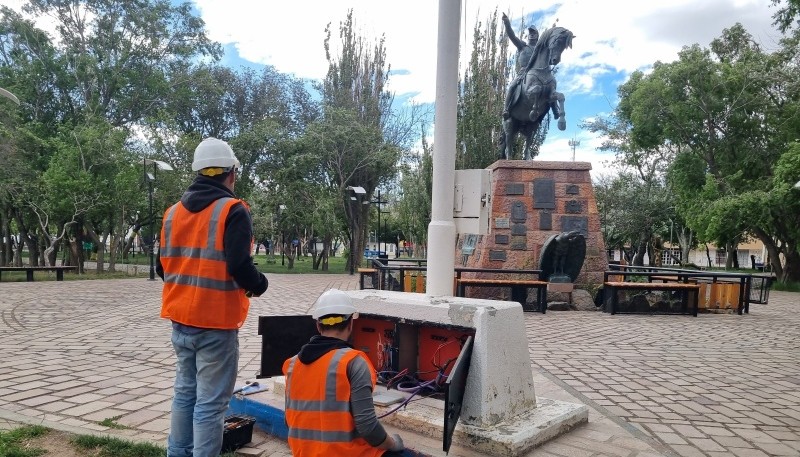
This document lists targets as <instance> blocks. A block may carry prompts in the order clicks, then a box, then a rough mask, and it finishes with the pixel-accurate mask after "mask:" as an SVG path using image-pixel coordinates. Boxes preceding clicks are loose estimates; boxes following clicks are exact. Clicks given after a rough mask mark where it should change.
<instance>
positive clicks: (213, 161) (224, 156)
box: [192, 137, 239, 171]
mask: <svg viewBox="0 0 800 457" xmlns="http://www.w3.org/2000/svg"><path fill="white" fill-rule="evenodd" d="M209 167H220V168H230V167H237V168H238V167H239V160H238V159H237V158H236V156H235V155H233V149H231V147H230V146H229V145H228V143H226V142H224V141H222V140H218V139H216V138H211V137H209V138H206V139H205V140H203V141H201V142H200V144H198V145H197V148H195V150H194V161H193V162H192V171H200V170H202V169H203V168H209Z"/></svg>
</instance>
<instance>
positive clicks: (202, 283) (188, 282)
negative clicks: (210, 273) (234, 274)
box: [164, 273, 239, 291]
mask: <svg viewBox="0 0 800 457" xmlns="http://www.w3.org/2000/svg"><path fill="white" fill-rule="evenodd" d="M164 282H165V283H170V284H180V285H183V286H194V287H202V288H205V289H214V290H226V291H228V290H237V289H238V288H239V286H238V285H237V284H236V281H233V280H230V281H222V280H218V279H209V278H203V277H200V276H190V275H181V274H177V273H165V274H164Z"/></svg>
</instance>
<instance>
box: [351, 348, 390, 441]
mask: <svg viewBox="0 0 800 457" xmlns="http://www.w3.org/2000/svg"><path fill="white" fill-rule="evenodd" d="M347 379H348V380H350V412H351V414H352V415H353V420H354V421H355V423H356V430H357V431H358V434H359V435H360V436H361V437H362V438H364V439H365V440H366V441H367V443H369V444H370V445H371V446H378V445H380V444H381V443H383V441H384V440H386V430H384V428H383V426H382V425H381V423H380V422H378V417H377V416H376V415H375V405H374V404H373V403H372V376H371V375H370V368H369V365H367V362H366V361H364V359H363V358H361V357H356V358H354V359H353V360H351V361H350V363H348V364H347Z"/></svg>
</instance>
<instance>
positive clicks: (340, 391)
mask: <svg viewBox="0 0 800 457" xmlns="http://www.w3.org/2000/svg"><path fill="white" fill-rule="evenodd" d="M356 357H361V358H363V359H364V361H366V362H367V364H368V365H369V368H370V373H371V374H372V389H373V390H374V389H375V382H376V381H377V379H376V374H375V369H374V368H373V367H372V364H371V363H370V361H369V358H367V355H366V354H364V353H363V352H361V351H358V350H356V349H351V348H343V349H335V350H332V351H329V352H328V353H327V354H325V355H323V356H322V357H320V358H319V359H317V360H315V361H314V362H313V363H311V364H309V365H306V364H304V363H302V362H300V361H299V360H298V359H297V356H294V357H292V358H290V359H288V360H286V362H284V364H283V374H284V375H285V376H286V424H287V425H288V426H289V447H290V448H291V449H292V455H293V456H294V457H323V456H326V457H327V456H347V457H377V456H380V455H382V454H383V453H384V452H386V451H384V450H382V449H378V448H376V447H372V446H370V444H369V443H367V441H366V440H364V438H361V437H359V436H358V432H357V431H356V423H355V420H353V415H352V414H351V413H350V380H348V379H347V364H348V363H350V361H351V360H353V359H355V358H356Z"/></svg>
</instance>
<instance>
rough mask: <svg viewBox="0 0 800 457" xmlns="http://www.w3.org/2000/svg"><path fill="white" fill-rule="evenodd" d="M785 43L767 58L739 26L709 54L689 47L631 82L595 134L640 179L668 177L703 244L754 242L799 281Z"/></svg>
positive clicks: (798, 112) (795, 82)
mask: <svg viewBox="0 0 800 457" xmlns="http://www.w3.org/2000/svg"><path fill="white" fill-rule="evenodd" d="M781 44H782V49H781V50H780V51H779V52H776V53H773V54H767V53H765V52H763V50H761V48H760V47H759V46H758V45H757V44H756V43H755V42H754V40H753V39H752V37H751V36H750V35H749V34H748V33H747V32H746V31H745V29H744V28H743V27H742V26H741V25H740V24H736V25H734V26H733V27H731V28H729V29H726V30H724V31H723V33H722V35H721V36H720V37H719V38H717V39H715V40H714V41H713V42H712V43H711V45H710V47H708V48H703V47H701V46H699V45H697V44H695V45H692V46H687V47H684V49H683V50H682V51H681V52H680V54H679V59H678V60H677V61H675V62H671V63H667V64H664V63H656V64H655V65H654V67H653V71H652V72H651V73H649V74H647V75H645V74H643V73H635V74H634V75H633V76H632V77H631V78H630V80H629V81H627V82H626V83H625V84H623V85H622V86H621V87H620V89H619V95H620V103H619V105H618V108H617V110H616V111H615V117H614V119H613V122H608V123H606V124H595V125H593V127H595V128H596V131H603V130H602V128H603V127H605V128H607V130H609V131H611V132H612V133H614V134H615V136H612V137H611V141H609V143H607V144H606V146H607V147H608V148H609V149H612V148H613V149H614V150H615V151H616V152H617V153H618V159H620V160H619V163H621V164H623V165H627V166H632V167H634V168H635V169H637V170H639V172H640V174H641V176H642V177H643V178H645V177H646V176H648V175H649V174H648V173H647V172H646V171H648V170H649V171H653V172H655V173H656V174H659V173H663V172H664V171H666V172H667V177H668V179H667V182H668V183H669V188H670V190H671V191H672V192H673V194H674V195H675V202H674V203H675V205H674V206H676V207H677V208H678V210H679V215H680V216H681V217H682V218H683V219H685V220H686V222H687V224H688V225H689V226H690V227H691V228H692V229H693V230H694V231H696V232H697V234H698V236H699V238H700V239H701V240H702V241H712V242H715V243H717V244H719V245H723V246H726V247H727V248H728V250H729V252H733V249H734V248H735V246H736V244H738V242H740V241H742V240H744V239H746V238H747V237H748V236H751V235H752V236H755V237H757V238H759V239H760V240H761V241H762V242H763V243H764V244H765V245H766V246H767V249H768V251H770V258H771V259H772V260H773V267H774V270H775V271H776V273H778V275H779V277H781V278H784V279H786V278H790V277H793V276H794V275H796V276H797V277H799V278H800V255H798V254H797V248H796V246H798V242H800V237H798V234H797V233H796V230H795V229H794V227H796V226H797V221H796V220H795V216H794V215H795V214H797V211H796V210H794V209H795V208H796V206H795V203H794V201H792V200H791V199H790V198H788V197H791V195H790V194H787V193H786V192H787V191H788V186H789V185H790V184H791V183H792V181H791V179H788V177H789V176H788V175H791V174H792V173H791V171H790V170H792V169H793V167H795V166H796V164H795V163H794V161H793V159H792V158H791V150H792V148H791V147H790V146H789V145H790V142H791V141H792V140H794V138H795V137H796V129H795V128H794V127H796V126H797V125H798V117H800V100H799V99H798V95H797V94H798V91H797V88H798V87H800V77H799V76H798V72H797V65H798V64H797V56H798V40H797V37H796V36H793V37H787V38H785V39H784V40H782V42H781ZM787 126H792V127H787ZM787 153H788V154H790V155H789V156H786V154H787ZM784 157H786V158H785V159H784ZM779 164H783V165H779ZM779 172H780V173H782V175H781V177H780V178H777V181H776V176H777V174H778V173H779ZM787 172H788V175H787ZM781 189H782V190H781ZM780 257H784V258H785V259H786V266H785V271H782V270H781V268H782V267H781V265H780V263H778V260H777V259H779V258H780Z"/></svg>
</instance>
